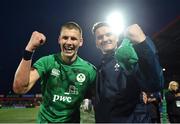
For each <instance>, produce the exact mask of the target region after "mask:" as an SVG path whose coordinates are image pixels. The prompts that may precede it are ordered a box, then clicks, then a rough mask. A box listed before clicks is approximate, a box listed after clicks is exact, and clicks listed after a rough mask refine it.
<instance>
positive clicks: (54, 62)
mask: <svg viewBox="0 0 180 124" xmlns="http://www.w3.org/2000/svg"><path fill="white" fill-rule="evenodd" d="M33 67H34V68H36V69H37V71H38V73H39V75H40V77H41V91H42V99H43V101H42V104H41V106H40V111H39V114H38V120H37V121H38V122H73V119H74V118H76V119H77V117H78V118H79V116H80V115H79V114H80V112H79V107H80V104H81V102H82V100H83V98H84V95H85V93H86V91H87V90H88V88H90V86H91V85H93V84H94V83H95V78H96V70H95V67H94V66H93V65H92V64H90V63H88V62H87V61H85V60H83V59H81V58H80V57H77V59H76V60H75V61H74V62H73V63H72V64H71V65H67V64H65V63H64V62H63V61H62V60H61V54H60V53H58V54H53V55H49V56H45V57H42V58H40V59H39V60H38V61H36V62H35V63H34V65H33ZM78 121H79V120H78Z"/></svg>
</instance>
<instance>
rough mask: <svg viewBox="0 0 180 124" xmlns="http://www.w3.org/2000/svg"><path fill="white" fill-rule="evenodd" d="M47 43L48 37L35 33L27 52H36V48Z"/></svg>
mask: <svg viewBox="0 0 180 124" xmlns="http://www.w3.org/2000/svg"><path fill="white" fill-rule="evenodd" d="M45 42H46V37H45V36H44V34H42V33H40V32H37V31H34V32H33V33H32V35H31V38H30V40H29V43H28V44H27V46H26V50H28V51H31V52H34V51H35V50H36V48H38V47H39V46H40V45H43V44H44V43H45Z"/></svg>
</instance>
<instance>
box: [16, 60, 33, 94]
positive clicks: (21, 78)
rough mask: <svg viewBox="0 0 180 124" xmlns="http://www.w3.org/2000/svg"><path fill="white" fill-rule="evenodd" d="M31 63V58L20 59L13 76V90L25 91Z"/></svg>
mask: <svg viewBox="0 0 180 124" xmlns="http://www.w3.org/2000/svg"><path fill="white" fill-rule="evenodd" d="M31 63H32V60H28V61H26V60H24V59H22V60H21V62H20V64H19V66H18V68H17V71H16V73H15V77H14V83H13V89H14V91H15V92H18V93H19V92H25V91H26V89H27V88H28V86H29V77H30V70H31Z"/></svg>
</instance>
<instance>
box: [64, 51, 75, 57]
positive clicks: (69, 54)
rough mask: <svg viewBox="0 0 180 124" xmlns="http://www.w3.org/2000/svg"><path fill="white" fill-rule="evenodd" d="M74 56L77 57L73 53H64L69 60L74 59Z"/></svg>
mask: <svg viewBox="0 0 180 124" xmlns="http://www.w3.org/2000/svg"><path fill="white" fill-rule="evenodd" d="M74 55H75V53H74V52H71V53H67V52H63V56H64V57H67V58H72V57H73V56H74Z"/></svg>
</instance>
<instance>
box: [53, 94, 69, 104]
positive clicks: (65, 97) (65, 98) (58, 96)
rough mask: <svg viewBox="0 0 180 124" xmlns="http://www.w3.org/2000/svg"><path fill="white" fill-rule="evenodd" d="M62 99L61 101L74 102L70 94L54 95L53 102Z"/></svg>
mask: <svg viewBox="0 0 180 124" xmlns="http://www.w3.org/2000/svg"><path fill="white" fill-rule="evenodd" d="M56 101H61V102H68V103H70V102H72V98H71V97H70V96H60V95H54V97H53V102H56Z"/></svg>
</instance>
